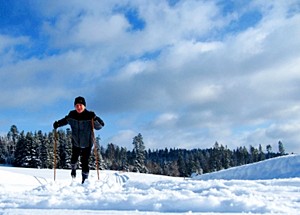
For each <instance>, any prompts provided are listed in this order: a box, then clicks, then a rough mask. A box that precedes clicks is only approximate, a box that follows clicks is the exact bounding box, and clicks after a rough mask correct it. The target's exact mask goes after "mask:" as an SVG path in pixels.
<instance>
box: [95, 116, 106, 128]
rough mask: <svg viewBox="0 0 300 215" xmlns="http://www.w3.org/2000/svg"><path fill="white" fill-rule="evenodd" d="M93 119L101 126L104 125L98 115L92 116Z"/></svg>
mask: <svg viewBox="0 0 300 215" xmlns="http://www.w3.org/2000/svg"><path fill="white" fill-rule="evenodd" d="M94 120H95V121H97V122H99V123H100V125H101V126H104V122H103V121H102V119H100V118H99V117H98V116H96V117H95V118H94Z"/></svg>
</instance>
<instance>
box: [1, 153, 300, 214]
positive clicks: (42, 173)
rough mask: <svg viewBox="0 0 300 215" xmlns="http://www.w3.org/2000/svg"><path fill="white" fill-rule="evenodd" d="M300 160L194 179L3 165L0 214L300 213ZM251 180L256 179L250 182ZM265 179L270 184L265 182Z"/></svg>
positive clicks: (286, 159) (269, 162) (279, 160)
mask: <svg viewBox="0 0 300 215" xmlns="http://www.w3.org/2000/svg"><path fill="white" fill-rule="evenodd" d="M299 168H300V156H299V155H292V156H285V157H280V158H275V159H271V160H267V161H263V162H260V163H256V164H251V165H246V166H241V167H236V168H231V169H228V170H223V171H219V172H217V173H211V174H205V175H202V176H198V177H196V178H193V179H184V178H176V177H167V176H160V175H150V174H139V173H128V172H117V171H100V180H98V179H97V174H96V172H95V171H92V172H91V177H90V179H89V180H88V183H86V184H84V185H81V183H80V178H77V179H76V180H74V181H72V179H71V177H70V170H57V180H56V181H54V180H53V170H47V169H25V168H13V167H4V166H0V214H1V215H2V214H5V215H6V214H31V215H40V214H64V215H68V214H80V215H82V214H102V215H103V214H105V215H107V214H113V215H127V214H132V215H142V214H143V215H144V214H147V215H153V214H163V215H175V214H176V215H178V214H197V215H198V214H209V215H212V214H214V215H215V214H223V215H224V214H226V215H229V214H234V215H238V214H245V213H255V214H268V215H269V214H299V211H300V204H299V202H300V176H299ZM249 179H251V180H249ZM261 179H265V180H261Z"/></svg>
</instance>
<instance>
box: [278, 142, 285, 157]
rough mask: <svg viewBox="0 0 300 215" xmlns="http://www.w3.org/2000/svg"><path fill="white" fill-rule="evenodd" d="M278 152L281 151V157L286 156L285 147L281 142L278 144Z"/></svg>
mask: <svg viewBox="0 0 300 215" xmlns="http://www.w3.org/2000/svg"><path fill="white" fill-rule="evenodd" d="M278 151H279V155H281V156H282V155H285V149H284V147H283V143H282V142H281V141H279V142H278Z"/></svg>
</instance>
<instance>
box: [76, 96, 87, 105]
mask: <svg viewBox="0 0 300 215" xmlns="http://www.w3.org/2000/svg"><path fill="white" fill-rule="evenodd" d="M76 104H83V105H84V106H86V103H85V99H84V98H83V97H82V96H78V97H77V98H75V101H74V106H75V105H76Z"/></svg>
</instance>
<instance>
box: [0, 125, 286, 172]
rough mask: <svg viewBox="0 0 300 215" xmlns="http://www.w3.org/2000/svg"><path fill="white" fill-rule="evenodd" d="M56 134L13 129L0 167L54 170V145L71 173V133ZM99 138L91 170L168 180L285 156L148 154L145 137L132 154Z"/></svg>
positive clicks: (223, 150) (1, 143)
mask: <svg viewBox="0 0 300 215" xmlns="http://www.w3.org/2000/svg"><path fill="white" fill-rule="evenodd" d="M54 135H55V134H54V133H53V132H49V133H43V132H42V131H38V132H34V133H33V132H27V133H25V132H24V131H22V132H20V133H19V131H18V129H17V127H16V126H15V125H13V126H11V129H10V131H9V132H8V134H7V136H3V137H0V164H7V165H13V166H16V167H30V168H53V161H54V147H53V146H54V141H56V143H57V150H56V153H55V156H56V165H57V166H56V168H61V169H69V168H70V161H71V150H72V141H71V130H70V129H66V130H59V131H58V132H56V138H54ZM99 143H100V137H97V138H96V144H97V146H98V147H97V149H98V151H96V152H97V159H95V154H94V153H92V154H93V155H92V157H91V162H90V167H91V169H95V163H96V162H95V161H96V160H99V168H100V169H102V170H104V169H106V170H119V171H133V172H142V173H152V174H160V175H169V176H180V177H188V176H190V175H191V174H192V173H196V174H203V173H209V172H214V171H218V170H222V169H227V168H230V167H235V166H240V165H244V164H249V163H254V162H258V161H262V160H265V159H269V158H273V157H278V156H282V155H286V153H285V150H284V146H283V144H282V142H280V141H279V142H278V152H273V151H272V147H271V145H267V146H266V148H265V150H263V147H262V146H261V145H259V147H258V148H255V147H253V146H250V147H249V149H247V148H246V147H245V146H243V147H238V148H236V149H234V150H230V149H228V148H227V147H226V146H223V145H221V144H219V143H218V142H215V144H214V145H213V147H212V148H209V149H192V150H187V149H176V148H173V149H168V148H165V149H155V150H151V149H148V150H146V147H145V144H144V142H143V137H142V135H141V134H138V135H137V136H135V137H134V138H133V142H132V144H133V150H127V149H126V148H124V147H119V146H117V145H115V144H113V143H109V144H107V145H106V147H104V146H103V145H101V146H100V144H99Z"/></svg>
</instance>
